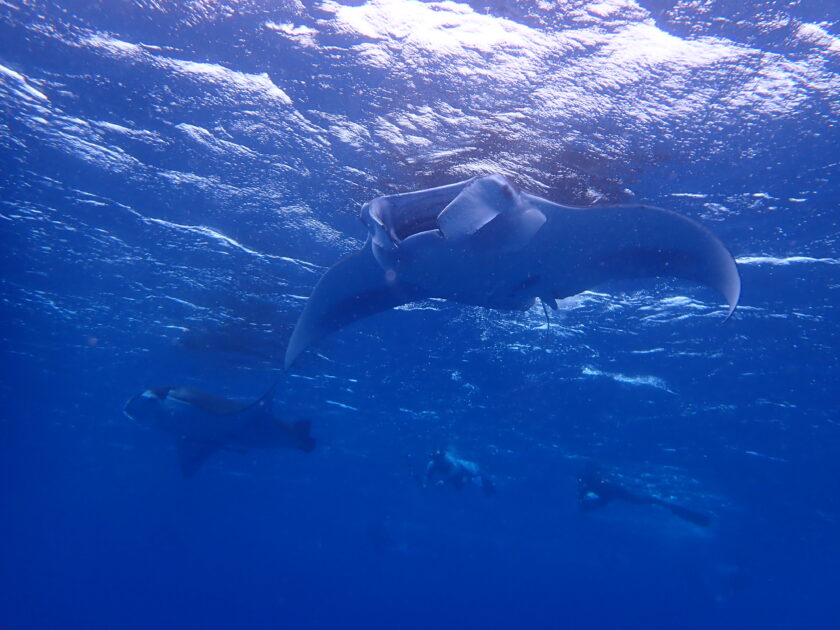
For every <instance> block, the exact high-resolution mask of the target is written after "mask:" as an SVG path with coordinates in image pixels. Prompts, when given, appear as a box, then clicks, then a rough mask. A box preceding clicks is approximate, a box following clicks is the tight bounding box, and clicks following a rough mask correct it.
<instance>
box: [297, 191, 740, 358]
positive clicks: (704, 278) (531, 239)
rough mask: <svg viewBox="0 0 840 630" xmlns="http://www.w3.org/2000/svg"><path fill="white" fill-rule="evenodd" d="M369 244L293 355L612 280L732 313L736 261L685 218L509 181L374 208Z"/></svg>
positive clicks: (385, 200)
mask: <svg viewBox="0 0 840 630" xmlns="http://www.w3.org/2000/svg"><path fill="white" fill-rule="evenodd" d="M361 218H362V221H363V222H364V223H365V225H366V226H367V228H368V232H369V235H368V239H367V242H366V243H365V245H364V247H363V248H362V250H361V251H359V252H357V253H355V254H351V255H349V256H347V257H345V258H343V259H342V260H340V261H339V262H338V263H336V264H335V265H334V266H333V267H331V268H330V269H329V270H328V271H327V273H326V274H325V275H324V277H323V278H321V280H320V281H319V282H318V284H317V285H316V286H315V290H314V291H313V293H312V296H311V297H310V298H309V300H308V301H307V303H306V306H305V307H304V310H303V313H302V314H301V316H300V319H298V322H297V325H296V326H295V329H294V331H293V332H292V336H291V339H290V340H289V345H288V347H287V348H286V367H287V368H288V367H290V366H291V365H292V364H293V363H294V362H295V360H296V359H297V358H298V356H300V354H301V353H302V352H303V351H304V350H306V349H307V348H308V347H309V346H311V345H312V344H314V343H315V342H317V341H318V340H319V339H321V338H323V337H325V336H326V335H328V334H330V333H331V332H333V331H335V330H338V329H340V328H343V327H344V326H346V325H348V324H350V323H351V322H354V321H356V320H358V319H362V318H363V317H367V316H368V315H373V314H374V313H378V312H381V311H385V310H388V309H390V308H393V307H395V306H399V305H401V304H406V303H408V302H412V301H415V300H420V299H424V298H432V297H434V298H445V299H449V300H454V301H456V302H461V303H463V304H473V305H477V306H486V307H488V308H498V309H506V310H526V309H528V308H530V307H531V306H533V304H534V301H535V300H536V298H540V299H541V300H542V301H543V302H544V303H545V304H547V305H548V306H550V307H551V308H552V309H556V308H557V302H556V300H557V299H558V298H565V297H569V296H571V295H575V294H577V293H580V292H582V291H585V290H586V289H589V288H592V287H593V286H595V285H598V284H600V283H602V282H604V281H606V280H612V279H617V278H635V277H644V276H674V277H678V278H685V279H688V280H693V281H696V282H700V283H702V284H706V285H708V286H710V287H712V288H714V289H717V290H718V291H719V292H720V293H721V294H723V297H724V298H725V299H726V301H727V303H728V305H729V311H728V314H727V317H728V316H729V315H731V314H732V312H733V311H734V310H735V306H736V305H737V303H738V297H739V294H740V291H741V281H740V278H739V276H738V270H737V268H736V266H735V261H734V260H733V258H732V255H731V254H730V253H729V251H728V250H727V249H726V247H725V246H724V245H723V243H721V242H720V240H719V239H718V238H717V237H716V236H715V235H714V234H712V233H711V232H710V231H709V230H707V229H706V228H704V227H703V226H701V225H700V224H699V223H697V222H695V221H693V220H691V219H689V218H687V217H684V216H682V215H680V214H677V213H675V212H672V211H670V210H664V209H662V208H654V207H651V206H640V205H623V206H600V207H593V208H577V207H571V206H561V205H559V204H556V203H553V202H551V201H547V200H546V199H541V198H540V197H535V196H534V195H529V194H527V193H524V192H521V191H519V190H517V189H516V188H515V187H514V186H513V185H512V184H511V183H510V182H508V181H507V180H506V179H505V178H504V177H503V176H501V175H487V176H484V177H475V178H473V179H469V180H466V181H463V182H458V183H457V184H450V185H448V186H440V187H438V188H430V189H428V190H419V191H416V192H410V193H404V194H399V195H385V196H383V197H377V198H376V199H374V200H373V201H370V202H368V203H366V204H365V205H364V206H363V207H362V215H361Z"/></svg>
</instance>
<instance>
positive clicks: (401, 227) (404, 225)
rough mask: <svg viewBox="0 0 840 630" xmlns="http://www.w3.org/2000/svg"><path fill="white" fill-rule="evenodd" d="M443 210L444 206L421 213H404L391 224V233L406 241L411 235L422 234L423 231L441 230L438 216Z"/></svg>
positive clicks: (398, 240) (397, 239)
mask: <svg viewBox="0 0 840 630" xmlns="http://www.w3.org/2000/svg"><path fill="white" fill-rule="evenodd" d="M442 211H443V208H442V207H441V208H434V209H431V210H429V212H424V213H423V214H421V215H417V214H413V215H412V214H410V213H404V215H403V216H400V217H399V218H398V220H397V221H396V222H395V223H393V224H392V225H391V235H392V236H393V237H394V238H395V239H396V241H397V242H401V241H404V240H405V239H407V238H408V237H409V236H414V235H415V234H420V233H421V232H431V231H434V230H438V231H439V230H440V227H439V226H438V216H439V215H440V213H441V212H442Z"/></svg>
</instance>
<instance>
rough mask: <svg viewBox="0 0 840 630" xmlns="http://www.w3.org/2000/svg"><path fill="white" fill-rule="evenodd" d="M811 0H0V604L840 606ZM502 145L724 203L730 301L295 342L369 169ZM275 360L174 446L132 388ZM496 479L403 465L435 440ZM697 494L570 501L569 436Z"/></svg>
mask: <svg viewBox="0 0 840 630" xmlns="http://www.w3.org/2000/svg"><path fill="white" fill-rule="evenodd" d="M838 19H840V16H838V10H837V7H836V3H834V2H829V1H826V2H807V3H786V2H750V3H746V2H734V1H731V0H728V1H727V0H720V1H715V0H712V1H710V2H704V3H694V2H683V1H660V0H649V1H645V0H639V1H638V2H634V1H633V0H607V1H602V2H599V1H597V0H596V1H587V0H559V1H558V2H555V3H548V2H530V1H522V2H512V3H498V4H493V3H482V2H471V3H465V4H459V3H455V2H441V3H422V2H416V1H412V0H370V1H369V2H367V3H360V2H351V3H348V4H347V5H341V4H339V3H332V2H325V3H322V4H314V5H313V6H311V7H304V6H303V5H301V4H298V3H295V2H256V1H250V2H249V1H242V2H208V1H204V2H202V1H197V2H190V3H185V2H174V1H173V2H166V1H163V2H144V1H139V0H137V1H135V2H116V1H112V2H97V3H92V2H81V1H79V2H69V1H68V2H18V1H16V0H7V1H5V2H0V112H2V113H0V164H2V174H0V238H2V250H0V260H2V279H1V280H0V282H2V314H1V315H0V317H1V318H2V319H0V326H2V329H0V333H1V334H2V339H3V363H2V366H3V378H2V379H0V396H2V408H0V627H2V628H3V629H4V630H18V629H29V628H39V629H40V628H86V629H97V628H109V629H110V628H125V629H129V628H144V629H145V628H151V627H161V628H176V627H177V628H231V627H233V628H242V627H249V628H280V627H284V628H325V627H365V628H428V627H436V628H456V627H458V628H491V627H505V628H508V627H536V628H559V627H570V628H676V627H679V628H711V627H718V628H743V627H752V628H804V627H810V628H838V627H840V622H838V619H840V613H839V612H838V603H837V585H838V567H840V545H838V542H837V528H838V518H840V498H839V497H840V493H838V478H840V477H839V476H838V473H840V465H838V458H837V452H838V448H840V416H838V412H837V408H838V394H837V391H838V387H837V384H838V359H837V351H838V338H837V323H838V316H837V308H836V306H837V298H838V290H840V280H838V274H837V269H838V265H840V257H838V253H837V250H838V234H839V233H840V230H838V220H837V216H838V208H837V206H838V199H840V194H839V193H840V177H838V169H840V149H838V118H840V25H839V24H838ZM489 172H502V173H505V174H508V175H509V176H510V177H511V178H512V179H513V180H514V181H515V182H516V183H517V185H519V186H520V187H522V188H523V189H525V190H527V191H529V192H532V193H534V194H538V195H540V196H543V197H546V198H549V199H551V200H553V201H556V202H559V203H566V204H579V205H592V204H595V203H610V202H639V203H647V204H653V205H658V206H662V207H667V208H671V209H674V210H677V211H679V212H682V213H684V214H686V215H688V216H691V217H693V218H695V219H697V220H699V221H701V222H702V223H704V224H705V225H707V226H708V227H710V228H711V229H712V230H713V231H714V232H715V233H716V234H718V235H719V236H720V237H721V239H722V240H723V241H724V242H725V243H726V244H727V245H728V246H729V247H730V249H731V250H732V252H733V254H734V255H735V256H736V258H737V259H738V261H739V263H740V265H739V266H740V271H741V274H742V280H743V293H742V300H741V306H740V308H739V309H738V311H737V312H736V313H735V315H734V317H733V318H732V319H731V320H729V321H727V322H725V323H722V320H723V313H724V311H723V309H722V307H721V306H720V304H719V299H718V297H717V296H716V295H715V294H713V293H712V292H711V291H710V290H708V289H705V288H703V287H698V286H694V285H691V284H688V283H681V282H676V281H663V280H645V281H635V282H627V283H612V284H609V285H605V286H603V287H598V288H597V290H595V291H591V292H587V293H584V294H582V295H580V296H577V297H575V298H571V299H569V300H566V301H565V302H563V303H562V304H561V309H560V311H559V312H558V313H553V314H552V315H551V326H550V328H547V327H546V324H545V320H544V317H543V314H542V311H541V310H540V309H539V307H537V308H535V309H534V310H532V311H529V312H526V313H512V314H511V313H502V312H497V311H490V310H483V309H480V308H470V307H465V306H461V305H458V304H454V303H447V302H442V301H429V302H422V303H418V304H415V305H411V306H409V307H404V308H401V309H398V310H395V311H392V312H388V313H384V314H382V315H378V316H376V317H372V318H369V319H367V320H364V321H362V322H359V323H358V324H357V325H354V326H353V327H350V328H347V329H344V330H342V331H340V332H338V333H337V334H335V335H333V336H331V337H330V338H328V339H327V340H325V341H324V342H323V343H321V344H319V346H318V347H317V349H316V350H315V351H312V352H308V353H307V354H306V355H305V356H304V357H302V359H301V361H300V362H299V364H297V365H296V366H295V369H294V370H293V371H292V372H291V373H289V374H283V372H282V370H281V361H280V360H279V358H280V357H281V356H282V352H283V351H284V348H285V343H286V340H287V339H288V336H289V334H290V331H291V328H292V326H293V325H294V322H295V320H296V318H297V316H298V314H299V312H300V310H301V308H302V305H303V301H304V299H305V297H306V296H307V295H308V294H309V292H310V291H311V289H312V287H313V286H314V284H315V282H316V281H317V279H318V277H319V276H320V275H321V274H322V273H323V271H324V270H325V269H326V268H327V267H328V266H329V265H331V264H333V263H334V262H335V261H336V260H338V259H339V258H340V256H342V255H343V254H346V253H348V252H351V251H354V250H355V249H357V248H358V247H359V246H360V245H361V243H362V242H363V239H364V237H365V231H364V229H363V226H362V225H361V224H360V223H359V222H358V219H357V215H358V208H359V205H360V204H361V203H363V202H364V201H367V200H369V199H371V198H373V197H375V196H377V195H380V194H389V193H393V192H400V191H406V190H414V189H419V188H424V187H429V186H434V185H440V184H444V183H449V182H453V181H458V180H461V179H465V178H467V177H471V176H473V175H478V174H485V173H489ZM278 376H280V377H281V378H282V380H281V388H280V392H279V394H278V397H277V400H276V413H277V415H278V417H281V418H284V419H289V420H294V419H300V418H311V419H312V420H313V433H314V435H315V436H316V437H317V438H318V440H319V446H318V449H317V450H316V451H315V452H313V453H311V454H304V453H301V452H295V451H273V452H272V451H265V452H248V453H245V454H242V453H235V452H224V453H221V454H220V455H219V456H218V457H215V458H213V459H212V460H211V461H210V462H208V464H207V466H206V467H205V468H204V469H202V471H201V472H200V473H199V474H198V475H197V476H196V477H195V478H194V479H190V480H185V479H183V478H182V477H181V475H180V473H179V470H178V466H177V460H176V455H175V451H174V443H173V440H172V438H171V436H168V435H166V434H164V433H158V432H156V431H154V430H153V429H152V428H151V427H146V426H143V425H142V424H139V423H132V422H131V421H130V420H129V419H128V418H126V417H125V416H124V415H123V414H122V413H121V410H122V407H123V404H124V402H125V401H126V400H127V399H128V398H129V397H130V396H132V395H134V394H135V393H137V392H138V391H141V390H143V389H145V388H146V387H151V386H157V385H162V384H184V385H190V386H193V387H199V388H202V389H205V390H209V391H213V392H216V393H219V394H223V395H226V396H228V397H231V398H237V399H242V400H248V399H253V398H255V397H257V396H258V395H260V394H261V393H262V392H263V391H265V389H267V388H268V386H269V384H270V383H271V382H272V381H273V380H274V379H275V378H277V377H278ZM436 448H451V449H453V450H454V451H456V452H457V453H459V454H460V455H461V456H462V457H465V458H467V459H471V460H474V461H476V462H479V463H480V464H481V465H482V467H483V468H484V469H485V470H486V471H487V472H488V473H489V474H491V475H492V476H493V477H494V479H495V481H496V484H497V486H498V494H497V495H496V496H495V497H493V498H491V499H488V498H485V497H483V496H481V493H480V492H470V491H469V490H470V489H466V490H465V491H464V492H461V493H458V492H456V491H454V490H453V489H451V488H433V489H430V490H427V491H423V490H422V489H421V488H420V487H419V485H418V484H417V483H416V476H417V474H418V471H419V470H422V467H423V463H424V461H425V458H426V457H427V455H428V454H429V453H430V452H431V451H432V450H434V449H436ZM589 461H594V462H597V463H598V464H599V465H600V466H601V468H602V469H603V470H604V471H605V472H606V473H607V474H609V475H611V476H613V477H614V478H615V479H618V480H621V482H622V483H624V484H626V485H627V486H628V487H630V488H633V489H635V490H637V491H640V492H642V491H643V492H649V493H652V494H655V495H656V496H659V497H662V498H665V499H669V500H672V501H675V502H676V503H679V504H681V505H685V506H688V507H691V508H693V509H696V510H699V511H702V512H704V513H708V514H710V515H712V518H713V525H712V526H711V527H710V528H708V529H701V528H697V527H694V526H692V525H689V524H687V523H685V522H683V521H681V520H679V519H677V518H676V517H674V516H673V515H671V514H670V513H669V512H667V511H665V510H661V509H659V508H655V507H651V506H630V505H621V504H615V505H610V506H608V507H606V508H605V509H604V510H602V511H599V512H597V513H592V514H587V515H581V514H580V513H579V512H578V509H577V505H576V486H575V476H576V474H577V473H578V472H579V471H580V470H581V469H582V468H583V466H584V465H585V463H586V462H589Z"/></svg>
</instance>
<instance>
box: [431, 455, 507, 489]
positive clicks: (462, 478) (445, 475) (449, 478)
mask: <svg viewBox="0 0 840 630" xmlns="http://www.w3.org/2000/svg"><path fill="white" fill-rule="evenodd" d="M447 483H449V484H452V485H453V486H455V487H456V488H458V490H460V489H461V488H463V487H464V486H465V485H466V484H467V483H473V484H476V485H480V486H481V489H482V490H483V491H484V494H485V495H486V496H488V497H489V496H492V495H494V494H495V493H496V486H495V485H493V480H492V479H490V477H488V476H487V475H484V474H482V472H481V469H480V468H479V467H478V464H476V463H475V462H470V461H467V460H465V459H460V458H458V457H455V456H454V455H453V454H452V453H450V452H449V451H435V452H434V453H432V456H431V458H430V459H429V463H428V464H426V473H425V475H424V476H423V484H422V485H423V487H424V488H427V487H428V486H430V485H435V486H442V485H444V484H447Z"/></svg>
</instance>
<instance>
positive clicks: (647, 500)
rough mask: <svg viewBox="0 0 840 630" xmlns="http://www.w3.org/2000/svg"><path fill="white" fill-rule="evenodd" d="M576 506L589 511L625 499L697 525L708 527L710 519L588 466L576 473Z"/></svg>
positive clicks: (582, 510)
mask: <svg viewBox="0 0 840 630" xmlns="http://www.w3.org/2000/svg"><path fill="white" fill-rule="evenodd" d="M577 481H578V506H579V507H580V511H581V512H591V511H593V510H597V509H599V508H602V507H604V506H605V505H607V504H608V503H611V502H612V501H625V502H627V503H632V504H634V505H659V506H661V507H664V508H665V509H667V510H669V511H670V512H671V513H672V514H674V515H675V516H679V517H680V518H681V519H683V520H686V521H688V522H689V523H692V524H694V525H698V526H699V527H708V526H709V525H711V524H712V520H711V519H710V518H709V517H708V516H707V515H705V514H702V513H700V512H695V511H694V510H690V509H688V508H685V507H682V506H681V505H675V504H674V503H671V502H670V501H665V500H663V499H659V498H657V497H655V496H653V495H649V494H640V493H636V492H631V491H630V490H628V489H627V488H625V487H623V486H621V485H619V484H618V483H616V482H615V481H612V480H610V479H608V478H607V477H605V476H604V475H602V474H601V473H600V472H599V471H598V470H597V468H595V467H589V468H587V469H586V470H584V471H583V472H582V473H581V474H580V475H578V480H577Z"/></svg>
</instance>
